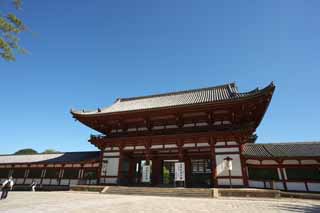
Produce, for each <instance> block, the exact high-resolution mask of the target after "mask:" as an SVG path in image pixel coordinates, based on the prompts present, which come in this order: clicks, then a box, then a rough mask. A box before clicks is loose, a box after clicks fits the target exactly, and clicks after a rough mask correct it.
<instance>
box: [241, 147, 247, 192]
mask: <svg viewBox="0 0 320 213" xmlns="http://www.w3.org/2000/svg"><path fill="white" fill-rule="evenodd" d="M242 153H243V144H241V145H240V161H241V168H242V177H243V184H244V186H245V187H249V181H248V173H247V164H246V161H245V159H244V158H243V156H242Z"/></svg>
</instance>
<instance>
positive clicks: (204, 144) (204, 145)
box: [197, 143, 209, 147]
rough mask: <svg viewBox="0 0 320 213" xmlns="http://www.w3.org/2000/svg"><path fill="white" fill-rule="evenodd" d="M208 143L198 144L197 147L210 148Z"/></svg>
mask: <svg viewBox="0 0 320 213" xmlns="http://www.w3.org/2000/svg"><path fill="white" fill-rule="evenodd" d="M208 146H209V144H208V143H197V147H208Z"/></svg>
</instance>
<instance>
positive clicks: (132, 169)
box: [128, 158, 136, 185]
mask: <svg viewBox="0 0 320 213" xmlns="http://www.w3.org/2000/svg"><path fill="white" fill-rule="evenodd" d="M135 170H136V160H135V159H133V158H130V162H129V172H128V173H129V174H128V184H129V185H132V184H134V182H135V181H134V178H135Z"/></svg>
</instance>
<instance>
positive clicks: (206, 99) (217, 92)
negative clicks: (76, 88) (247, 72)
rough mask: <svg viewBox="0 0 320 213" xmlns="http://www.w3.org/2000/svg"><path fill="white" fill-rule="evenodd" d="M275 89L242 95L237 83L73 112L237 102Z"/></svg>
mask: <svg viewBox="0 0 320 213" xmlns="http://www.w3.org/2000/svg"><path fill="white" fill-rule="evenodd" d="M270 88H274V85H273V83H271V84H270V85H269V86H267V87H266V88H264V89H262V90H259V89H255V90H252V91H250V92H245V93H240V92H238V89H237V86H236V85H235V83H231V84H225V85H221V86H215V87H207V88H201V89H194V90H186V91H180V92H173V93H165V94H158V95H150V96H141V97H134V98H119V99H117V100H116V101H115V103H114V104H112V105H111V106H109V107H107V108H104V109H101V110H100V109H98V110H95V111H75V110H71V113H72V114H83V115H90V114H101V113H105V114H108V113H115V112H124V111H136V110H147V109H154V108H162V107H175V106H183V105H191V104H203V103H211V102H221V101H230V100H237V99H240V98H246V97H250V96H252V95H256V94H259V93H261V92H262V91H264V90H267V89H270Z"/></svg>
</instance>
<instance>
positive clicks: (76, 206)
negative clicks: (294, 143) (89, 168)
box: [0, 192, 320, 213]
mask: <svg viewBox="0 0 320 213" xmlns="http://www.w3.org/2000/svg"><path fill="white" fill-rule="evenodd" d="M0 212H6V213H28V212H30V213H31V212H32V213H38V212H39V213H40V212H41V213H42V212H74V213H75V212H77V213H84V212H86V213H87V212H89V213H94V212H112V213H117V212H119V213H120V212H121V213H122V212H123V213H124V212H130V213H140V212H152V213H166V212H177V213H180V212H184V213H188V212H190V213H191V212H192V213H194V212H201V213H204V212H214V213H216V212H237V213H242V212H245V213H254V212H259V213H264V212H308V213H311V212H314V213H319V212H320V201H318V200H299V199H266V198H265V199H264V198H219V199H209V198H175V197H155V196H134V195H106V194H98V193H86V192H35V193H32V192H10V193H9V196H8V198H7V199H6V200H0Z"/></svg>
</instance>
